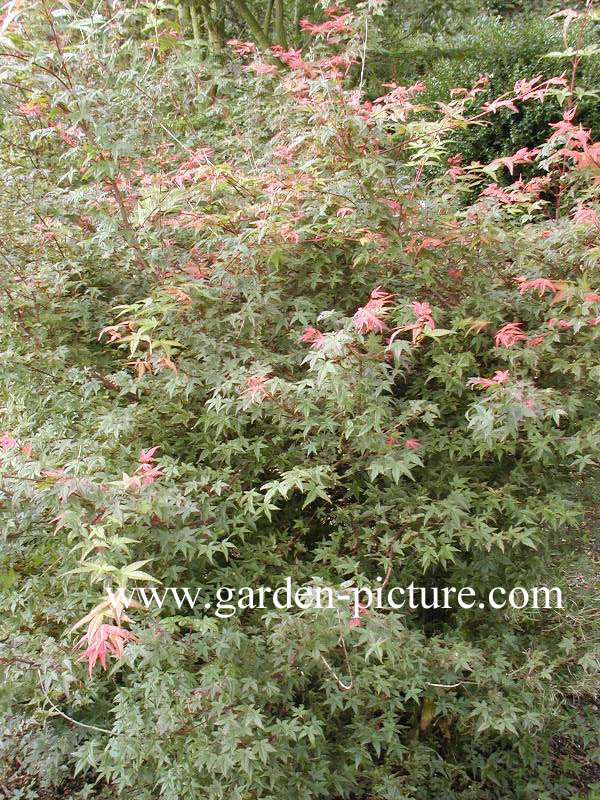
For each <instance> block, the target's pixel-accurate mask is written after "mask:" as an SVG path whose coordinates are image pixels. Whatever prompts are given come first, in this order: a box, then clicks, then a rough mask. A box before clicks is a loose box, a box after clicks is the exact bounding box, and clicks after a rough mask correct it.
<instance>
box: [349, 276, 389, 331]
mask: <svg viewBox="0 0 600 800" xmlns="http://www.w3.org/2000/svg"><path fill="white" fill-rule="evenodd" d="M391 297H392V295H391V294H388V293H387V292H384V291H383V290H382V289H381V286H377V287H376V288H375V289H373V291H372V292H371V295H370V297H369V300H368V302H367V304H366V305H365V306H363V307H362V308H359V309H358V311H357V312H356V314H355V315H354V318H353V320H354V327H355V328H356V330H357V331H359V333H368V332H369V331H377V332H378V333H381V332H382V331H384V330H385V328H386V327H387V326H386V324H385V322H383V320H382V319H381V317H385V315H386V314H387V311H388V308H389V306H390V300H391Z"/></svg>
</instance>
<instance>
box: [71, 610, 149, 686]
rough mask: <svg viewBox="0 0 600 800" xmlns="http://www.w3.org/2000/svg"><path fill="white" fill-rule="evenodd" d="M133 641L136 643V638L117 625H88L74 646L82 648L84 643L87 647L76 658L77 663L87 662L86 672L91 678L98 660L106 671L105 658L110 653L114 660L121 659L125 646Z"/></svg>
mask: <svg viewBox="0 0 600 800" xmlns="http://www.w3.org/2000/svg"><path fill="white" fill-rule="evenodd" d="M135 641H137V636H135V635H134V634H133V633H131V631H128V630H126V629H125V628H121V627H120V626H118V625H108V624H107V623H103V624H102V625H99V626H98V627H95V626H93V625H90V628H89V629H88V631H87V633H84V635H83V636H82V637H81V639H80V640H79V641H78V642H77V644H76V645H75V646H76V647H82V646H83V645H84V644H85V642H87V645H88V646H87V647H86V649H85V650H84V652H83V653H82V654H81V656H80V657H79V658H78V661H86V660H87V662H88V671H89V674H90V676H91V674H92V670H93V669H94V667H95V666H96V662H97V661H98V659H100V664H101V665H102V669H104V670H106V656H107V655H108V654H109V653H111V654H112V655H113V656H115V658H118V659H120V658H122V657H123V649H124V646H125V644H127V642H135Z"/></svg>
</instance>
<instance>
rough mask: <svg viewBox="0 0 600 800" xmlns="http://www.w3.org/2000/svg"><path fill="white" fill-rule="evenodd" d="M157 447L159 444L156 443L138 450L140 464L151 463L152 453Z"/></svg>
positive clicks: (152, 459)
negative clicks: (145, 448)
mask: <svg viewBox="0 0 600 800" xmlns="http://www.w3.org/2000/svg"><path fill="white" fill-rule="evenodd" d="M159 447H160V445H159V444H157V445H155V446H154V447H151V448H150V449H149V450H140V457H139V462H140V464H151V463H152V462H153V461H154V460H155V459H154V453H156V451H157V450H158V448H159Z"/></svg>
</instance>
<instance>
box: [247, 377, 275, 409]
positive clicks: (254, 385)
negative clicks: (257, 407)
mask: <svg viewBox="0 0 600 800" xmlns="http://www.w3.org/2000/svg"><path fill="white" fill-rule="evenodd" d="M268 380H269V377H268V375H252V376H250V377H249V378H246V388H245V389H244V390H243V391H242V395H245V396H247V397H249V398H250V400H251V401H252V402H253V403H257V402H260V401H261V400H262V399H263V397H266V396H267V395H268V394H269V391H268V389H267V388H266V386H265V384H266V383H267V381H268Z"/></svg>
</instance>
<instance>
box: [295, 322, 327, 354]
mask: <svg viewBox="0 0 600 800" xmlns="http://www.w3.org/2000/svg"><path fill="white" fill-rule="evenodd" d="M300 341H301V342H304V344H309V345H310V346H311V347H312V348H313V349H315V350H318V349H319V348H320V347H322V346H323V343H324V342H325V334H324V333H322V332H321V331H320V330H319V329H318V328H311V327H308V328H306V330H305V331H304V333H303V334H302V336H301V337H300Z"/></svg>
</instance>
